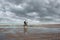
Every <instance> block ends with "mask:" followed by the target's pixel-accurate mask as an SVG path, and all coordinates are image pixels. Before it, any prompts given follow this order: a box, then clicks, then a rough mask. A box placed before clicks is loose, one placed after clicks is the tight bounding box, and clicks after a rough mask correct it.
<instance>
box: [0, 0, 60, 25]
mask: <svg viewBox="0 0 60 40" xmlns="http://www.w3.org/2000/svg"><path fill="white" fill-rule="evenodd" d="M24 20H27V22H28V23H29V24H46V23H47V24H49V23H51V24H52V23H60V0H0V23H20V24H23V22H24Z"/></svg>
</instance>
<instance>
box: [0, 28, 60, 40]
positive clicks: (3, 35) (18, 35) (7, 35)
mask: <svg viewBox="0 0 60 40" xmlns="http://www.w3.org/2000/svg"><path fill="white" fill-rule="evenodd" d="M0 40H60V28H47V27H38V28H37V27H29V28H28V31H27V33H25V34H24V30H23V27H22V28H0Z"/></svg>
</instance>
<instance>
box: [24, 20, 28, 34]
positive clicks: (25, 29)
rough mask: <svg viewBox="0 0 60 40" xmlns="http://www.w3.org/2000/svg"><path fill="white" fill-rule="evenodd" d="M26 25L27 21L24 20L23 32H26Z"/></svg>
mask: <svg viewBox="0 0 60 40" xmlns="http://www.w3.org/2000/svg"><path fill="white" fill-rule="evenodd" d="M27 26H28V25H27V22H26V20H25V21H24V34H25V33H26V32H27V28H28V27H27Z"/></svg>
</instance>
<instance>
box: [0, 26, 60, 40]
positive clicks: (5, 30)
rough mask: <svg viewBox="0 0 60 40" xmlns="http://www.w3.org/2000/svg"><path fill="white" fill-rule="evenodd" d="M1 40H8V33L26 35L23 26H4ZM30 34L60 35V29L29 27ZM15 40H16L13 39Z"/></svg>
mask: <svg viewBox="0 0 60 40" xmlns="http://www.w3.org/2000/svg"><path fill="white" fill-rule="evenodd" d="M0 29H1V30H0V40H6V35H7V33H12V34H16V33H17V32H20V33H24V29H23V26H20V27H17V26H9V27H8V26H5V27H4V26H3V27H0ZM27 32H28V33H30V34H32V33H33V34H34V33H60V28H46V27H28V30H27ZM13 40H14V39H13Z"/></svg>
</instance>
